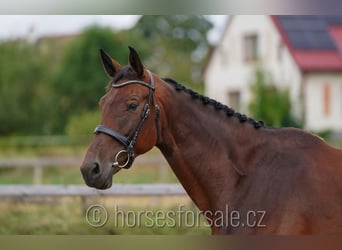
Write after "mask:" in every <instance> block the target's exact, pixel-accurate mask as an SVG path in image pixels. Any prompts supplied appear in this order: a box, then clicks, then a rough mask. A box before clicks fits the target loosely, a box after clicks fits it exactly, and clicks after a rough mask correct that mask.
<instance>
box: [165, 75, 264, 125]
mask: <svg viewBox="0 0 342 250" xmlns="http://www.w3.org/2000/svg"><path fill="white" fill-rule="evenodd" d="M163 80H164V81H165V82H167V83H169V84H171V85H173V86H174V88H175V89H176V91H184V92H186V93H188V94H189V95H190V96H191V97H192V98H193V99H199V100H201V101H202V102H203V104H204V105H208V104H209V105H211V106H214V108H215V110H217V111H219V110H223V111H224V112H225V113H226V115H227V116H228V117H236V118H238V119H239V121H240V122H241V123H244V122H247V123H250V124H252V125H253V126H254V128H256V129H258V128H261V127H264V122H263V121H256V120H254V119H252V118H249V117H247V116H246V115H244V114H240V113H239V112H236V111H235V110H234V109H232V108H230V107H228V106H227V105H224V104H222V103H220V102H218V101H216V100H214V99H211V98H209V97H207V96H204V95H201V94H199V93H197V92H195V91H193V90H192V89H188V88H186V87H185V86H184V85H182V84H180V83H178V82H176V81H175V80H173V79H171V78H163Z"/></svg>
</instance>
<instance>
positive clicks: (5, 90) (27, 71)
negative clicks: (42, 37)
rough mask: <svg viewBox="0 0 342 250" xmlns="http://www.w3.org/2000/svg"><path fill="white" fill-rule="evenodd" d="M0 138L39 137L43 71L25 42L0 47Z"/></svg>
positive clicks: (43, 106) (42, 114)
mask: <svg viewBox="0 0 342 250" xmlns="http://www.w3.org/2000/svg"><path fill="white" fill-rule="evenodd" d="M0 55H1V56H0V121H1V124H0V135H8V134H24V133H26V134H27V133H41V132H42V131H43V125H42V120H43V119H44V117H45V115H46V113H47V110H46V101H47V100H48V98H47V95H48V94H47V88H46V86H45V80H46V75H47V74H46V70H45V66H44V62H43V61H42V60H41V57H40V56H39V53H38V52H37V50H36V48H35V47H34V46H33V45H31V44H28V43H27V42H26V41H24V40H17V41H5V42H1V43H0Z"/></svg>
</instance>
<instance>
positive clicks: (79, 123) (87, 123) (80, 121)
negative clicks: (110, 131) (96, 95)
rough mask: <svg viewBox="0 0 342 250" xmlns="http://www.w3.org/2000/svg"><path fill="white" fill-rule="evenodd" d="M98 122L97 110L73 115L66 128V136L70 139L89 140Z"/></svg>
mask: <svg viewBox="0 0 342 250" xmlns="http://www.w3.org/2000/svg"><path fill="white" fill-rule="evenodd" d="M99 120H100V114H99V111H97V110H96V111H88V112H84V113H81V114H77V115H73V116H71V118H70V119H69V122H68V124H67V126H66V134H67V135H68V136H70V137H71V138H79V137H81V136H86V137H87V138H89V137H91V135H92V133H93V131H94V129H95V127H96V125H97V124H98V123H99Z"/></svg>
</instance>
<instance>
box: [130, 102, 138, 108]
mask: <svg viewBox="0 0 342 250" xmlns="http://www.w3.org/2000/svg"><path fill="white" fill-rule="evenodd" d="M137 107H138V103H135V102H133V103H131V104H129V105H128V110H136V109H137Z"/></svg>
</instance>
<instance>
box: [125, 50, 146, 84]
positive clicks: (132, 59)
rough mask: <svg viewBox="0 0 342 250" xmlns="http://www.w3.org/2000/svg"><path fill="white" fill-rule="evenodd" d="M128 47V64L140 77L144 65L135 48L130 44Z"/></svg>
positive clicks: (142, 73)
mask: <svg viewBox="0 0 342 250" xmlns="http://www.w3.org/2000/svg"><path fill="white" fill-rule="evenodd" d="M128 48H129V65H130V66H131V67H132V69H133V70H134V71H135V73H137V75H138V77H139V78H141V77H143V75H144V65H143V64H142V63H141V60H140V57H139V55H138V53H137V52H136V50H135V49H134V48H132V47H131V46H128Z"/></svg>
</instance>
